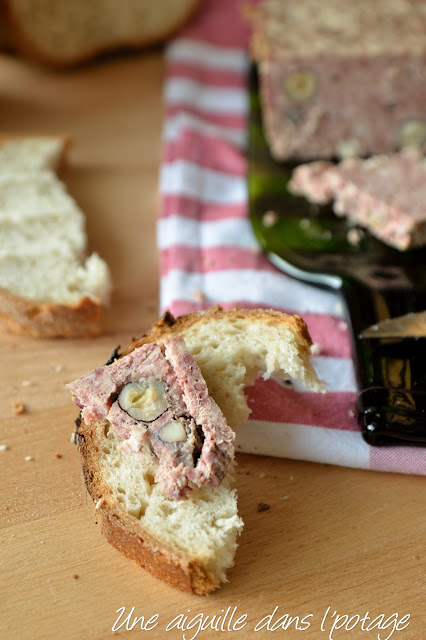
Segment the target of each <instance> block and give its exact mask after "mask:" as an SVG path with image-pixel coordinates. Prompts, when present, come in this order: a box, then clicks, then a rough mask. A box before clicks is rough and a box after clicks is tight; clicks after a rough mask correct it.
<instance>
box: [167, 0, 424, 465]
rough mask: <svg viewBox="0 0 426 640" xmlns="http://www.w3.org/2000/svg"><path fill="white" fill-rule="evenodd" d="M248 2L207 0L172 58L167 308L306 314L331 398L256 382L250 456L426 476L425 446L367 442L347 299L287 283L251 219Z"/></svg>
mask: <svg viewBox="0 0 426 640" xmlns="http://www.w3.org/2000/svg"><path fill="white" fill-rule="evenodd" d="M241 9H242V2H241V0H204V2H203V4H202V8H201V10H200V12H199V13H198V14H197V15H196V16H195V18H194V20H193V21H192V22H191V24H190V25H188V26H187V27H186V29H185V30H184V31H182V32H181V33H180V35H179V37H178V38H177V39H175V40H174V41H172V42H171V43H170V44H169V46H168V48H167V52H166V60H167V76H166V83H165V103H166V119H165V126H164V157H163V164H162V169H161V187H160V188H161V209H160V217H159V221H158V246H159V252H160V267H161V282H160V302H161V310H162V311H165V310H166V309H169V310H170V311H171V312H172V313H173V314H174V315H175V316H176V315H180V314H183V313H188V312H190V311H195V310H201V309H206V308H207V307H210V306H212V305H215V304H221V305H222V306H223V307H225V308H226V307H232V306H236V305H240V306H243V307H247V308H254V307H264V308H268V307H272V308H275V309H278V310H281V311H285V312H286V313H291V314H293V313H297V314H299V315H301V316H302V317H303V318H304V320H305V321H306V323H307V324H308V327H309V331H310V333H311V336H312V339H313V341H314V343H315V347H314V354H313V364H314V366H315V369H316V371H317V373H318V375H319V377H320V378H321V379H323V380H324V381H325V382H326V384H327V388H328V393H327V394H326V395H321V394H315V393H310V392H308V391H306V389H304V388H302V387H301V386H299V385H293V387H292V388H289V387H288V386H286V385H283V384H282V383H280V382H279V381H276V380H268V381H265V380H263V379H262V378H260V379H259V380H258V381H257V382H256V384H255V385H254V386H253V387H251V388H248V389H247V396H248V402H249V405H250V407H251V409H252V414H251V419H250V421H249V422H248V423H247V424H245V425H244V426H242V427H241V428H240V429H239V430H238V433H237V447H238V449H239V450H241V451H244V452H247V453H256V454H264V455H274V456H280V457H287V458H295V459H303V460H310V461H315V462H323V463H331V464H337V465H342V466H348V467H358V468H362V469H374V470H380V471H395V472H401V473H413V474H422V475H426V449H422V448H411V447H389V448H377V447H370V446H369V445H367V444H366V443H365V442H364V440H363V439H362V436H361V433H360V429H359V427H358V424H357V420H356V416H355V403H356V393H355V382H354V367H353V362H352V359H351V350H350V338H349V333H348V326H347V324H346V322H345V320H344V309H343V306H342V303H341V302H340V299H339V298H338V297H337V296H336V295H335V294H333V293H328V292H324V291H322V290H320V289H317V288H314V287H312V286H310V285H306V284H303V283H300V282H298V281H296V280H293V279H291V278H289V277H288V276H286V275H284V274H283V273H281V272H280V271H278V270H277V269H276V268H275V267H273V266H272V265H271V264H270V263H269V261H268V260H267V258H266V257H265V256H264V255H263V254H262V253H261V251H260V250H259V247H258V245H257V243H256V240H255V238H254V235H253V233H252V230H251V227H250V224H249V221H248V217H247V185H246V177H245V176H246V170H247V161H246V155H245V150H246V143H247V131H246V127H247V113H248V92H247V87H246V82H247V72H248V66H249V61H248V40H249V32H248V25H247V24H246V23H245V22H244V20H243V18H242V12H241Z"/></svg>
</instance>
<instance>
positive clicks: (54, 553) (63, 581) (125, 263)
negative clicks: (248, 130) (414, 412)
mask: <svg viewBox="0 0 426 640" xmlns="http://www.w3.org/2000/svg"><path fill="white" fill-rule="evenodd" d="M162 83H163V58H162V52H161V51H159V50H158V51H154V52H150V53H147V54H145V55H139V56H134V57H123V58H118V59H109V60H105V61H103V62H102V63H100V64H97V65H93V66H87V67H82V68H80V69H78V70H75V71H72V72H67V73H64V74H58V73H53V72H50V71H46V70H43V69H40V68H38V67H36V66H30V65H28V64H26V63H23V62H21V61H18V60H15V59H9V58H7V57H2V58H0V112H1V127H2V129H3V130H4V131H5V132H16V131H19V132H28V133H35V132H50V133H57V132H60V133H68V134H70V135H71V136H72V138H73V140H74V146H73V148H72V150H71V153H70V157H69V164H68V167H67V169H66V171H65V173H64V175H63V177H64V180H65V182H66V184H67V185H68V188H69V190H70V191H71V193H72V194H73V195H74V197H75V198H76V200H77V201H78V202H79V204H80V205H81V207H82V208H83V210H84V211H85V213H86V215H87V226H88V233H89V238H90V246H91V249H93V250H96V251H98V252H99V253H100V254H101V255H102V256H103V257H104V258H105V259H106V260H107V261H108V262H109V264H110V265H111V268H112V274H113V278H114V282H115V287H116V288H115V292H114V296H113V300H112V305H111V308H110V309H109V310H108V311H107V313H106V314H105V322H104V328H105V333H104V335H103V336H102V337H100V338H97V339H92V340H70V341H66V340H48V341H37V340H34V339H29V338H18V337H16V336H10V335H2V336H1V337H0V351H1V388H2V393H1V397H0V403H1V408H0V415H1V426H0V444H5V445H7V449H6V450H5V451H1V452H0V469H1V507H0V554H1V557H0V602H1V605H0V606H1V609H0V638H1V639H5V640H14V639H16V640H27V639H28V640H49V639H52V640H53V639H54V640H57V639H59V638H61V639H62V640H77V639H80V638H81V639H83V640H103V639H108V638H111V637H115V636H118V637H129V638H145V637H146V638H148V639H151V640H160V639H163V638H166V640H169V639H170V640H177V639H181V638H184V637H185V638H186V640H192V638H194V637H196V638H204V639H208V640H210V639H212V638H228V637H232V638H237V639H238V638H240V639H241V640H243V639H245V638H249V639H253V638H269V637H271V638H275V637H279V638H288V639H291V640H297V639H299V638H300V639H307V640H323V639H324V640H327V639H328V638H331V639H332V640H346V639H347V640H352V639H357V640H358V639H360V640H362V639H364V638H365V639H366V640H367V639H368V640H373V639H374V640H378V638H379V635H380V639H381V640H386V639H387V638H389V637H391V638H400V639H402V640H424V638H426V617H425V595H426V589H425V575H424V574H425V567H426V551H425V533H426V514H425V503H426V484H425V481H424V479H422V478H420V477H409V476H402V475H396V474H381V473H374V472H370V471H359V470H351V469H344V468H338V467H333V466H327V465H317V464H310V463H304V462H296V461H288V460H282V459H273V458H265V457H255V456H249V455H239V456H238V462H239V466H238V473H237V487H238V492H239V497H240V512H241V515H242V517H243V519H244V521H245V529H244V532H243V534H242V536H241V538H240V546H239V549H238V552H237V556H236V561H235V566H234V567H233V569H232V570H231V571H230V572H229V582H228V583H227V584H226V585H224V586H223V588H222V589H220V590H219V591H217V592H215V593H214V594H213V595H211V596H208V597H200V596H189V595H188V594H183V593H180V592H178V591H175V590H173V589H171V588H169V587H167V586H166V585H164V584H162V583H161V582H158V581H157V580H155V579H154V578H152V577H151V576H150V575H148V574H147V573H145V572H144V571H143V570H141V569H139V568H138V567H137V566H136V565H134V564H133V563H132V562H130V561H128V560H127V559H126V558H124V557H122V556H121V555H120V554H119V553H118V552H117V551H116V550H115V549H113V548H112V547H111V546H109V545H108V543H107V542H106V541H105V540H104V539H103V537H102V536H101V535H100V532H99V530H98V528H97V526H96V524H95V516H94V510H93V506H92V505H91V503H90V500H88V499H87V498H86V494H85V491H84V487H83V485H82V479H81V472H80V468H79V461H78V457H77V453H76V451H75V447H74V446H73V445H72V444H71V443H70V435H71V433H72V430H73V421H74V419H75V417H76V415H77V411H76V408H75V406H74V405H73V404H72V402H71V400H70V397H69V393H68V392H67V390H66V389H65V388H64V385H65V383H66V382H67V381H70V380H72V379H74V378H76V377H78V376H79V375H81V374H82V373H84V372H86V371H88V370H90V369H91V368H93V367H95V366H98V365H99V364H101V363H103V362H104V361H105V360H106V358H107V357H108V356H109V354H110V352H111V351H112V349H113V347H114V346H116V345H117V344H122V345H124V344H127V343H128V342H129V341H130V339H131V338H132V337H133V336H136V335H138V334H141V333H142V332H143V331H144V330H146V329H147V328H148V327H149V325H150V324H151V322H152V321H153V320H154V319H155V318H156V316H157V308H158V265H157V253H156V246H155V219H156V213H157V204H158V190H157V186H158V185H157V182H158V169H159V161H160V153H161V127H162V106H161V104H162V103H161V96H162ZM15 402H21V403H23V405H24V407H25V409H26V411H25V412H24V413H22V414H20V415H14V411H13V404H14V403H15ZM28 456H30V457H31V460H26V457H28ZM259 503H266V504H268V505H269V507H270V508H269V509H268V510H264V511H258V505H259ZM121 607H125V614H124V616H123V618H122V621H123V620H124V619H125V618H126V616H127V615H128V614H130V613H131V612H132V609H133V608H134V609H133V614H132V615H131V616H130V620H132V621H134V617H135V616H137V617H138V618H141V617H142V616H144V617H145V621H144V622H145V626H148V629H145V630H141V623H142V621H141V620H139V622H138V623H137V624H136V625H135V627H134V629H133V630H128V629H126V625H125V624H124V625H123V626H121V628H120V629H119V630H118V631H117V632H116V633H115V636H114V633H113V631H112V629H113V625H114V623H115V621H116V620H117V618H118V616H119V613H118V612H117V611H118V610H119V609H120V608H121ZM228 607H230V609H228ZM276 607H278V609H276ZM328 607H330V609H329V613H328V615H327V616H326V619H325V622H324V624H323V628H321V621H322V619H323V616H324V614H325V613H326V612H327V610H328ZM235 608H236V609H235ZM233 610H234V617H233V619H232V622H231V624H230V625H229V620H230V615H231V613H232V611H233ZM274 610H275V616H274V617H273V618H271V619H270V624H269V629H268V628H267V627H262V628H260V629H259V630H258V631H255V628H256V625H257V624H258V623H259V622H260V621H261V620H262V618H264V617H265V616H267V615H268V614H272V612H274ZM227 611H228V614H227V619H226V620H225V622H224V624H223V625H222V628H221V626H220V625H219V626H218V630H217V631H216V630H212V629H211V628H208V629H206V630H204V631H202V630H199V631H197V630H198V629H199V627H198V626H196V625H197V620H199V618H196V619H195V620H193V619H194V616H196V615H197V614H203V616H204V617H203V621H204V622H205V623H207V622H208V618H207V616H214V615H216V616H224V615H225V613H226V612H227ZM335 612H336V613H335ZM368 612H369V615H370V618H371V619H373V618H376V619H377V617H378V616H382V619H383V620H384V622H385V624H387V625H388V626H387V628H386V629H384V630H380V629H378V628H377V624H378V623H379V622H380V618H379V619H378V621H376V627H375V628H373V629H370V631H368V630H366V627H367V626H368V622H364V625H363V627H364V628H362V622H361V620H360V621H359V622H358V624H356V623H357V618H356V617H355V618H352V619H351V622H350V623H349V626H351V625H355V626H354V628H353V630H352V631H350V630H348V629H347V628H345V626H342V628H340V629H339V628H335V629H334V630H333V631H332V626H333V622H335V621H336V616H344V615H348V616H349V617H350V616H359V617H360V618H362V617H363V616H365V614H367V613H368ZM334 613H335V615H334V616H333V614H334ZM156 614H158V618H157V619H156V620H154V621H152V620H151V623H150V624H148V625H146V621H147V620H148V619H149V618H152V617H153V616H155V615H156ZM179 614H182V616H187V618H186V622H185V620H184V623H185V624H183V625H181V628H171V629H170V630H167V625H168V624H169V623H170V622H171V621H172V620H173V619H174V618H176V616H179ZM244 614H246V615H247V618H246V619H245V620H243V621H242V622H241V624H243V623H244V622H245V624H244V626H242V628H241V629H239V630H238V629H234V630H232V624H233V623H234V622H235V621H236V619H237V618H238V617H240V616H242V615H244ZM285 614H288V615H289V616H292V617H293V618H296V617H298V620H297V618H296V619H294V620H293V621H289V619H288V618H287V621H288V622H290V626H289V628H287V629H285V628H284V626H285V624H284V623H285V620H286V618H283V617H282V616H285ZM393 614H398V621H399V624H400V628H399V629H397V628H394V624H393V621H394V620H395V618H392V616H393ZM407 615H410V619H409V620H408V626H405V628H402V627H404V623H403V616H407ZM306 616H308V617H306ZM279 619H280V620H279ZM303 619H304V621H303ZM191 620H193V622H192V625H193V626H192V627H191ZM386 621H387V622H386ZM265 622H266V621H265ZM344 622H345V618H342V617H341V618H339V621H338V624H344ZM274 623H275V625H276V626H275V627H274ZM130 626H131V625H130V624H128V625H127V627H130ZM150 626H151V627H153V628H150ZM188 626H189V627H190V628H188ZM116 628H117V627H116ZM229 629H231V630H229ZM303 629H304V630H303Z"/></svg>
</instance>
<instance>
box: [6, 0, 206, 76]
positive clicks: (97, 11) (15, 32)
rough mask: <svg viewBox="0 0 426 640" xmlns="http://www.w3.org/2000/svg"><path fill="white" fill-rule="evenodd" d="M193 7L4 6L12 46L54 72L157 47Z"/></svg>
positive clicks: (129, 3)
mask: <svg viewBox="0 0 426 640" xmlns="http://www.w3.org/2000/svg"><path fill="white" fill-rule="evenodd" d="M198 5H199V0H161V2H152V0H119V1H117V0H90V2H87V1H85V0H73V1H72V2H69V1H68V0H4V10H5V18H6V23H7V26H8V30H9V33H8V36H9V40H11V41H12V44H13V46H14V47H15V48H16V49H17V50H18V51H20V52H21V53H22V54H24V55H25V56H26V57H28V58H32V59H34V60H36V61H38V62H42V63H45V64H48V65H50V66H53V67H67V66H72V65H75V64H78V63H80V62H83V61H85V60H89V59H91V58H93V57H95V56H97V55H99V54H101V53H104V52H107V51H113V50H117V49H135V48H140V47H145V46H148V45H151V44H153V43H156V42H160V41H162V40H164V39H165V38H167V37H168V36H169V35H171V34H172V33H173V32H174V31H176V30H177V29H178V28H179V27H181V26H182V25H183V24H184V23H185V22H186V21H187V20H188V18H189V17H190V16H191V15H192V14H193V12H194V11H195V9H196V8H197V6H198Z"/></svg>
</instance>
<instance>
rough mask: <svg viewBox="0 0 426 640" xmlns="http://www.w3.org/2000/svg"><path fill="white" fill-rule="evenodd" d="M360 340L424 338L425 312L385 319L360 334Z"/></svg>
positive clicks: (425, 335)
mask: <svg viewBox="0 0 426 640" xmlns="http://www.w3.org/2000/svg"><path fill="white" fill-rule="evenodd" d="M360 337H361V338H424V337H426V311H419V312H417V313H407V314H405V315H403V316H398V317H396V318H386V320H382V321H381V322H378V323H377V324H373V325H371V326H370V327H368V329H365V330H364V331H363V332H362V333H361V336H360Z"/></svg>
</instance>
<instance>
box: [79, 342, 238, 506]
mask: <svg viewBox="0 0 426 640" xmlns="http://www.w3.org/2000/svg"><path fill="white" fill-rule="evenodd" d="M67 386H68V388H69V389H70V390H71V392H72V393H73V396H74V401H75V403H76V404H77V405H78V406H79V407H80V408H81V417H82V418H83V420H84V421H85V422H86V423H90V422H92V421H100V422H101V423H103V424H110V425H111V428H112V429H113V431H114V432H115V433H116V434H117V435H118V436H119V437H121V438H122V444H121V449H122V451H123V452H125V453H127V454H130V455H139V456H140V458H141V460H143V457H144V456H143V453H142V451H143V449H144V448H146V447H147V446H148V447H149V449H150V450H151V452H152V454H153V455H154V456H155V458H156V460H157V461H158V467H157V472H156V476H155V481H156V482H158V483H159V484H160V486H161V489H162V491H163V492H164V493H165V494H166V495H167V496H168V497H170V498H173V499H182V498H187V497H188V496H189V494H190V492H191V491H192V488H191V484H190V483H193V484H194V485H196V486H202V485H208V486H211V487H217V486H218V485H219V483H220V481H221V480H222V478H224V476H225V475H226V473H227V472H228V470H229V468H230V466H231V463H232V459H233V457H234V441H235V434H234V433H233V431H232V430H231V429H230V428H229V427H228V425H227V424H226V421H225V418H224V416H223V414H222V412H221V411H220V409H219V407H218V406H217V404H216V403H215V401H214V400H213V399H212V398H211V397H210V396H209V394H208V390H207V385H206V383H205V381H204V378H203V376H202V374H201V371H200V369H199V367H198V365H197V363H196V361H195V359H194V358H193V356H192V355H191V354H190V353H189V352H188V351H187V349H186V347H185V343H184V341H183V339H182V338H181V337H177V338H172V339H170V340H166V341H165V342H164V344H161V345H158V344H147V345H144V346H142V347H140V348H138V349H135V350H134V351H133V352H131V353H130V354H128V355H127V356H124V357H122V358H119V359H118V360H115V361H114V362H113V363H111V364H107V365H105V366H103V367H100V368H98V369H95V370H94V371H92V372H91V373H89V374H87V375H85V376H83V377H81V378H80V379H78V380H76V381H75V382H72V383H71V384H69V385H67Z"/></svg>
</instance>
